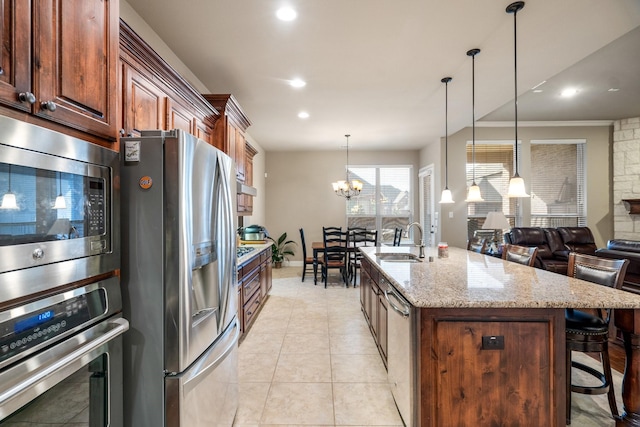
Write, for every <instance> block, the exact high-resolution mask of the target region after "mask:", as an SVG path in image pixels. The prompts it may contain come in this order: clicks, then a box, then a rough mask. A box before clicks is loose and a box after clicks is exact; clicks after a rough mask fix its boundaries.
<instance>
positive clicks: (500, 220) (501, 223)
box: [482, 212, 511, 253]
mask: <svg viewBox="0 0 640 427" xmlns="http://www.w3.org/2000/svg"><path fill="white" fill-rule="evenodd" d="M510 228H511V225H510V224H509V220H508V219H507V217H506V216H504V214H503V213H502V212H489V213H488V214H487V218H486V219H485V221H484V224H482V229H483V230H494V233H493V237H492V239H491V240H490V241H488V242H487V248H488V252H493V253H498V242H502V233H503V231H504V230H508V229H510Z"/></svg>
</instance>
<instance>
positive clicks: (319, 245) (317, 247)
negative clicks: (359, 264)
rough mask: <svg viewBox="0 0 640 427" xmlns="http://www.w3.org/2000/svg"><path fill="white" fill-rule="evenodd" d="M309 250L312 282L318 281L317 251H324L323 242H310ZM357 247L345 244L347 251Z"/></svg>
mask: <svg viewBox="0 0 640 427" xmlns="http://www.w3.org/2000/svg"><path fill="white" fill-rule="evenodd" d="M311 250H312V251H313V284H314V285H316V284H317V283H318V253H319V252H322V251H324V242H311ZM355 250H357V247H356V246H355V245H353V244H350V245H348V246H347V252H349V251H355Z"/></svg>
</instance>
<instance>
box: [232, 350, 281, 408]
mask: <svg viewBox="0 0 640 427" xmlns="http://www.w3.org/2000/svg"><path fill="white" fill-rule="evenodd" d="M277 362H278V355H277V354H269V353H244V352H243V351H242V345H241V346H240V351H238V381H239V382H240V383H244V382H253V383H261V382H271V381H272V380H273V374H274V372H275V370H276V364H277ZM240 398H241V399H242V396H240Z"/></svg>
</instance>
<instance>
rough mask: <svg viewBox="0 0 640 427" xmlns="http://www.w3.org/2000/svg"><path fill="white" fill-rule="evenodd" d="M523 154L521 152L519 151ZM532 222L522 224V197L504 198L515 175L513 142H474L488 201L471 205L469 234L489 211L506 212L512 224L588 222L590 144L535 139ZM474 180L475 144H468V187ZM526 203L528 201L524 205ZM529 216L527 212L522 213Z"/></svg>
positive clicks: (478, 177)
mask: <svg viewBox="0 0 640 427" xmlns="http://www.w3.org/2000/svg"><path fill="white" fill-rule="evenodd" d="M520 153H522V150H521V151H520ZM530 159H531V171H532V173H531V178H530V194H531V203H530V205H531V212H530V213H531V221H530V224H520V223H521V222H522V220H521V219H519V220H518V221H516V219H518V199H516V198H508V197H507V196H506V194H507V190H508V188H509V179H510V178H511V176H512V174H513V164H514V153H513V142H485V141H481V142H478V141H476V164H475V177H476V179H475V180H476V184H478V185H479V186H480V191H481V192H482V197H483V198H484V202H474V203H469V204H468V206H467V235H468V237H469V238H470V237H473V235H474V233H475V231H476V230H478V229H481V228H482V224H483V223H484V220H485V218H486V216H487V213H489V212H491V211H502V212H504V214H505V215H506V216H507V218H508V219H509V223H510V225H511V226H512V227H514V226H516V224H517V225H518V226H520V225H522V226H525V227H526V226H531V227H561V226H585V225H586V223H587V217H586V200H585V195H586V181H585V180H586V171H585V164H586V163H585V162H586V160H585V159H586V142H585V141H584V140H563V141H531V150H530ZM472 180H473V163H472V156H471V142H468V143H467V187H468V186H470V185H471V182H472ZM520 206H528V204H522V203H521V204H520ZM524 216H525V217H526V215H524Z"/></svg>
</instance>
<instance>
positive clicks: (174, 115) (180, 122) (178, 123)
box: [167, 99, 195, 134]
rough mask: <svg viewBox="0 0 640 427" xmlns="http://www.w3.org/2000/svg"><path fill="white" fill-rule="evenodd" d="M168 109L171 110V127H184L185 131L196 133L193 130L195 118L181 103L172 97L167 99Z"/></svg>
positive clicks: (169, 119) (169, 120) (169, 121)
mask: <svg viewBox="0 0 640 427" xmlns="http://www.w3.org/2000/svg"><path fill="white" fill-rule="evenodd" d="M167 104H168V105H167V110H168V111H169V117H168V120H167V121H168V123H169V129H182V130H183V131H185V132H187V133H191V134H195V132H194V131H193V120H194V118H193V117H192V116H191V114H189V112H188V111H186V109H185V108H183V107H182V106H181V105H180V104H178V103H177V102H175V101H172V100H171V99H168V100H167Z"/></svg>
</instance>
